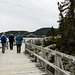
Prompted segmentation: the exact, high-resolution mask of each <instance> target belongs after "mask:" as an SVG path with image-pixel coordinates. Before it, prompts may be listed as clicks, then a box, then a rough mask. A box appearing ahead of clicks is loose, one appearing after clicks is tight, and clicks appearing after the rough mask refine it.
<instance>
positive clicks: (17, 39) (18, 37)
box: [16, 33, 23, 53]
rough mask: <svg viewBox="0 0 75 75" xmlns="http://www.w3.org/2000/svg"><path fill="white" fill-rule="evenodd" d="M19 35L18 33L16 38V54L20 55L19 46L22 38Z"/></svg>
mask: <svg viewBox="0 0 75 75" xmlns="http://www.w3.org/2000/svg"><path fill="white" fill-rule="evenodd" d="M20 34H21V33H18V36H17V37H16V45H17V53H21V45H22V40H23V37H22V36H21V35H20Z"/></svg>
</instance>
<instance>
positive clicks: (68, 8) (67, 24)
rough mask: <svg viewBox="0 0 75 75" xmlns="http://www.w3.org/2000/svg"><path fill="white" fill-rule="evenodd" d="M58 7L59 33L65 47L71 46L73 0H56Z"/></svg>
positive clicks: (73, 42)
mask: <svg viewBox="0 0 75 75" xmlns="http://www.w3.org/2000/svg"><path fill="white" fill-rule="evenodd" d="M58 9H59V11H60V14H59V21H58V22H59V29H58V31H59V34H61V37H62V40H63V41H64V43H66V45H67V47H70V48H72V47H74V46H75V0H65V1H64V2H61V3H59V2H58ZM64 47H65V45H64Z"/></svg>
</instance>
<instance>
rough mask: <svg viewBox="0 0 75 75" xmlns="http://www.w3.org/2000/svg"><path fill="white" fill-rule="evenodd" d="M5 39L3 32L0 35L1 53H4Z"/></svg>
mask: <svg viewBox="0 0 75 75" xmlns="http://www.w3.org/2000/svg"><path fill="white" fill-rule="evenodd" d="M6 40H7V37H6V35H5V32H4V33H3V34H2V36H1V43H2V53H5V47H6Z"/></svg>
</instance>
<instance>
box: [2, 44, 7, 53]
mask: <svg viewBox="0 0 75 75" xmlns="http://www.w3.org/2000/svg"><path fill="white" fill-rule="evenodd" d="M5 47H6V43H2V53H5Z"/></svg>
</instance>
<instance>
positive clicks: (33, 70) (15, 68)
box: [0, 44, 44, 75]
mask: <svg viewBox="0 0 75 75" xmlns="http://www.w3.org/2000/svg"><path fill="white" fill-rule="evenodd" d="M23 52H24V44H23V45H22V51H21V53H20V54H18V53H16V46H14V50H10V49H6V51H5V54H3V53H2V50H1V49H0V75H43V74H44V73H43V72H42V71H40V70H39V69H38V68H37V67H36V66H35V63H32V62H31V61H30V59H28V57H27V56H26V55H24V53H23Z"/></svg>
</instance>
